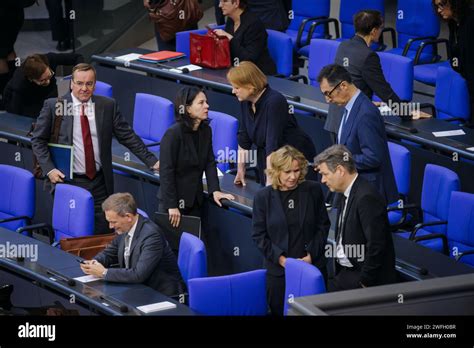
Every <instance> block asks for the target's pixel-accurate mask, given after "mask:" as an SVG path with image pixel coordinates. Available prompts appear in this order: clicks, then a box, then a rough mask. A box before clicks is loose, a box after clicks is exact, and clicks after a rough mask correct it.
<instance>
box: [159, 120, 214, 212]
mask: <svg viewBox="0 0 474 348" xmlns="http://www.w3.org/2000/svg"><path fill="white" fill-rule="evenodd" d="M192 132H193V130H192V129H190V128H188V127H187V126H185V125H184V124H183V123H182V122H177V123H175V124H174V125H172V126H171V127H170V128H168V130H167V131H166V132H165V135H163V138H162V139H161V147H160V190H159V192H158V199H159V200H160V205H161V204H163V207H164V209H170V208H180V207H181V206H180V202H182V201H181V200H184V203H185V207H193V206H194V204H195V202H196V200H197V203H198V205H201V204H202V202H203V199H204V195H203V186H202V173H203V172H205V173H206V179H207V185H208V192H209V195H211V194H212V193H213V192H214V191H219V190H220V188H219V180H218V178H217V169H216V161H215V157H214V152H213V149H212V129H211V127H209V125H208V124H204V123H201V125H200V126H199V128H198V130H197V132H198V134H199V152H198V151H197V150H196V146H195V145H194V142H193V139H192Z"/></svg>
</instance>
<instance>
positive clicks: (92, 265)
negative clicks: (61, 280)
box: [80, 260, 105, 278]
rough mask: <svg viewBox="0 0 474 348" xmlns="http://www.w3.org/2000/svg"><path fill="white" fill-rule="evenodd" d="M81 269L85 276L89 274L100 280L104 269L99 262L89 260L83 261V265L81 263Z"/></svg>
mask: <svg viewBox="0 0 474 348" xmlns="http://www.w3.org/2000/svg"><path fill="white" fill-rule="evenodd" d="M80 265H81V269H82V271H83V272H84V273H85V274H90V275H93V276H96V277H98V278H102V277H103V274H104V271H105V267H104V266H102V264H101V263H100V262H97V261H96V260H89V261H85V263H81V264H80Z"/></svg>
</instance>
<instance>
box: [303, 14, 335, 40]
mask: <svg viewBox="0 0 474 348" xmlns="http://www.w3.org/2000/svg"><path fill="white" fill-rule="evenodd" d="M330 23H332V24H334V31H335V32H336V37H335V38H336V39H338V38H339V37H340V36H341V34H340V31H339V21H338V20H337V19H336V18H324V19H318V20H317V21H315V22H313V23H311V27H310V28H309V33H308V37H307V38H306V42H305V44H304V45H305V46H307V45H309V44H310V43H311V38H312V37H313V34H314V31H315V30H316V28H317V27H318V26H320V25H321V24H325V25H327V26H328V34H327V35H326V38H327V39H330V38H331V35H329V24H330Z"/></svg>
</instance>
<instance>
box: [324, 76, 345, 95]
mask: <svg viewBox="0 0 474 348" xmlns="http://www.w3.org/2000/svg"><path fill="white" fill-rule="evenodd" d="M343 82H344V80H342V81H339V83H338V84H337V85H335V86H334V88H333V89H331V90H330V91H329V92H323V95H324V96H325V97H326V98H329V99H330V98H331V94H333V93H334V91H335V90H336V89H337V87H339V86H340V85H341V83H343Z"/></svg>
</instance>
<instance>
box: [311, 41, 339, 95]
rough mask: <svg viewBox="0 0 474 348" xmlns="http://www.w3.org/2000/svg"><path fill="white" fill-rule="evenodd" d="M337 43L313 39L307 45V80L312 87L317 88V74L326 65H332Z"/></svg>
mask: <svg viewBox="0 0 474 348" xmlns="http://www.w3.org/2000/svg"><path fill="white" fill-rule="evenodd" d="M339 45H340V42H339V41H335V40H325V39H313V40H311V43H310V45H309V62H308V78H309V82H310V84H311V85H312V86H315V87H316V88H319V83H318V81H317V78H318V75H319V72H320V71H321V69H322V68H324V67H325V66H326V65H328V64H333V63H334V61H335V59H336V52H337V49H338V47H339Z"/></svg>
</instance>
